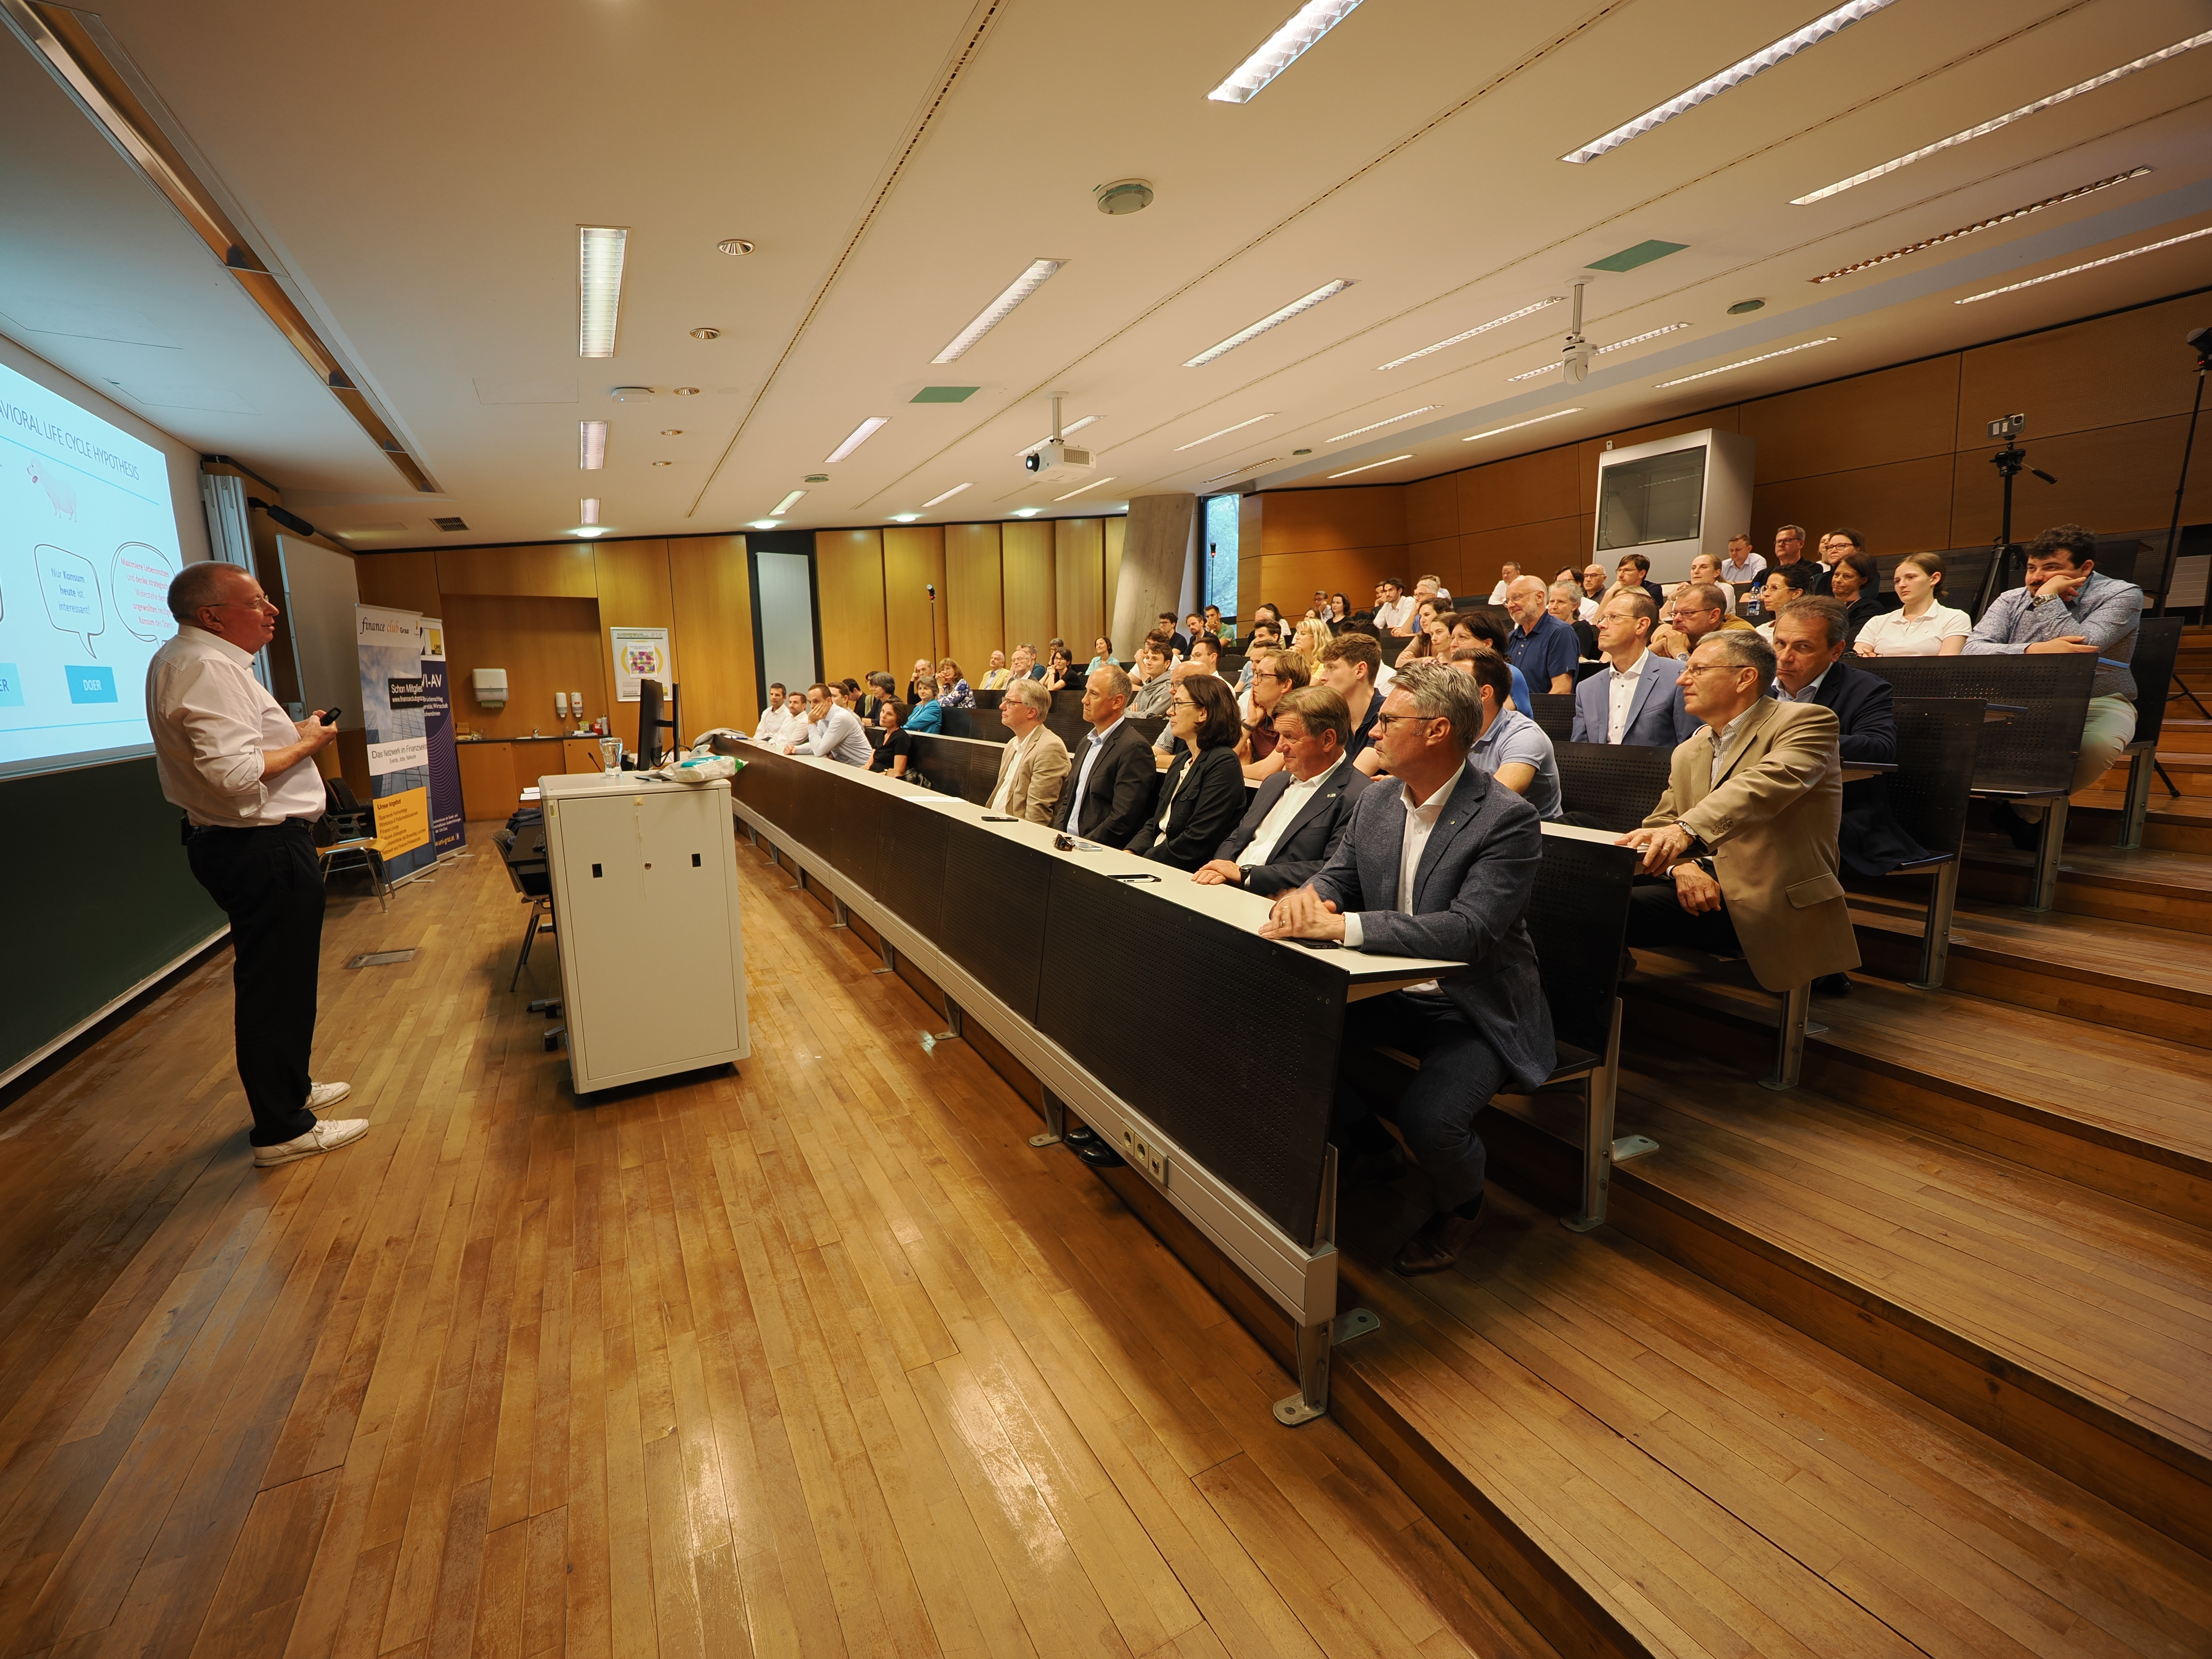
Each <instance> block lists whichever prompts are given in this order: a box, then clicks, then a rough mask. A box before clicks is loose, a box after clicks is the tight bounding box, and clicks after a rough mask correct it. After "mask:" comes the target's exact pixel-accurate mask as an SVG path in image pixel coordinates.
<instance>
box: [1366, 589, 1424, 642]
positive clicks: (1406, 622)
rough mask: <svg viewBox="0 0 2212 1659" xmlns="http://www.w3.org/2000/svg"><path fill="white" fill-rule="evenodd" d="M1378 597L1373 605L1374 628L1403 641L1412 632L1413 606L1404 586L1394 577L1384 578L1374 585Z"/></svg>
mask: <svg viewBox="0 0 2212 1659" xmlns="http://www.w3.org/2000/svg"><path fill="white" fill-rule="evenodd" d="M1375 587H1376V593H1377V594H1378V595H1379V596H1380V597H1379V598H1378V599H1376V605H1375V626H1376V630H1377V631H1378V632H1380V633H1383V634H1388V635H1391V636H1392V637H1393V638H1396V639H1403V638H1405V637H1406V636H1407V635H1409V634H1411V633H1412V632H1413V617H1414V614H1415V606H1414V604H1413V600H1412V599H1410V598H1408V597H1407V592H1406V584H1405V583H1403V582H1401V581H1400V580H1398V579H1397V578H1396V577H1395V576H1385V577H1384V578H1383V580H1381V581H1379V582H1377V583H1376V584H1375Z"/></svg>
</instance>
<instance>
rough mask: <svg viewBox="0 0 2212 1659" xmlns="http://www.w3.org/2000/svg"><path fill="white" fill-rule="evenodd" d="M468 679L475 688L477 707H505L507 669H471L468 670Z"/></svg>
mask: <svg viewBox="0 0 2212 1659" xmlns="http://www.w3.org/2000/svg"><path fill="white" fill-rule="evenodd" d="M469 679H470V682H471V684H472V685H473V686H474V687H475V689H476V694H477V706H478V707H479V708H493V709H498V708H506V707H507V670H505V669H504V668H477V669H472V670H471V671H470V673H469Z"/></svg>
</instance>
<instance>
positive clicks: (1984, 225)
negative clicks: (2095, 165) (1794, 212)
mask: <svg viewBox="0 0 2212 1659" xmlns="http://www.w3.org/2000/svg"><path fill="white" fill-rule="evenodd" d="M2148 172H2150V168H2148V167H2131V168H2130V169H2129V170H2128V171H2127V172H2125V173H2114V174H2113V175H2112V177H2111V178H2109V179H2098V180H2097V182H2096V183H2095V184H2093V185H2079V186H2077V187H2076V188H2075V189H2073V190H2069V191H2064V192H2063V193H2062V194H2059V195H2057V196H2046V197H2044V198H2043V199H2042V200H2041V201H2039V202H2030V203H2029V204H2027V206H2026V207H2016V208H2014V209H2013V210H2011V211H2009V212H2008V213H2000V214H1998V215H1996V216H1995V217H1994V218H1989V219H1977V220H1976V221H1975V222H1973V223H1972V224H1971V225H1961V226H1960V227H1959V228H1958V229H1956V230H1947V231H1945V232H1944V233H1943V234H1942V235H1940V236H1929V237H1925V238H1923V239H1922V240H1919V241H1917V242H1915V243H1913V244H1912V246H1910V247H1899V248H1892V249H1891V250H1890V251H1889V252H1887V253H1877V254H1875V256H1874V258H1871V259H1861V260H1860V261H1859V262H1858V263H1857V264H1849V265H1844V266H1842V267H1840V268H1839V269H1838V270H1831V271H1829V272H1827V273H1826V274H1825V275H1823V276H1815V277H1814V278H1813V280H1814V282H1816V283H1832V282H1834V281H1835V280H1836V279H1837V278H1838V276H1856V275H1857V274H1858V273H1859V272H1860V271H1862V270H1873V269H1874V268H1875V266H1876V265H1886V264H1888V263H1889V262H1890V261H1891V260H1892V259H1902V258H1905V255H1906V254H1908V253H1922V252H1926V251H1927V250H1928V249H1929V248H1931V247H1941V246H1942V245H1943V244H1944V243H1946V242H1955V241H1957V240H1959V239H1960V237H1961V236H1972V234H1974V233H1975V232H1976V231H1979V230H1992V229H1994V228H1996V227H1997V226H1999V225H2008V224H2010V223H2011V222H2013V221H2014V220H2015V219H2025V218H2026V217H2027V216H2028V215H2029V214H2031V213H2040V212H2042V211H2043V210H2044V209H2045V208H2054V207H2058V206H2061V205H2063V204H2065V203H2068V202H2078V201H2080V200H2081V198H2082V197H2084V196H2094V195H2095V194H2096V193H2097V192H2098V191H2100V190H2110V189H2111V188H2112V186H2113V185H2124V184H2125V183H2127V181H2128V180H2129V179H2140V178H2142V176H2143V175H2144V174H2146V173H2148Z"/></svg>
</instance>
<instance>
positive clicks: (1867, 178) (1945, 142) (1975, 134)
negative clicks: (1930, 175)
mask: <svg viewBox="0 0 2212 1659" xmlns="http://www.w3.org/2000/svg"><path fill="white" fill-rule="evenodd" d="M2207 44H2212V29H2207V30H2205V31H2204V33H2202V34H2193V35H2191V36H2190V37H2189V39H2188V40H2177V41H2175V42H2174V43H2173V44H2172V46H2166V47H2165V48H2163V49H2161V50H2160V51H2158V52H2151V53H2149V54H2148V55H2147V56H2145V57H2142V58H2136V59H2135V60H2134V61H2133V62H2132V63H2126V64H2121V65H2120V66H2119V67H2118V69H2111V70H2106V71H2105V72H2104V73H2103V74H2102V75H2096V76H2091V77H2090V78H2089V79H2088V80H2087V81H2081V82H2076V83H2075V85H2073V86H2070V87H2068V88H2065V89H2064V90H2063V91H2060V92H2054V93H2052V94H2051V95H2050V96H2049V97H2048V98H2039V99H2037V100H2035V101H2034V102H2033V103H2032V104H2022V105H2021V106H2020V107H2019V108H2018V109H2015V110H2008V111H2006V112H2004V113H2003V114H2002V115H2000V116H1996V117H1995V118H1992V119H1990V120H1987V121H1984V122H1983V123H1982V124H1981V125H1979V126H1972V127H1968V128H1966V131H1963V132H1954V133H1953V134H1952V135H1951V136H1950V137H1948V138H1938V139H1937V140H1936V142H1935V143H1932V144H1923V145H1922V146H1921V147H1920V148H1919V149H1916V150H1911V151H1908V152H1906V153H1905V155H1899V156H1894V157H1893V158H1892V159H1890V160H1889V161H1884V162H1883V163H1882V164H1881V166H1880V167H1869V168H1868V169H1867V170H1866V171H1865V172H1864V173H1853V174H1852V175H1851V176H1850V178H1848V179H1837V180H1836V182H1835V183H1834V184H1832V185H1822V186H1821V187H1820V189H1818V190H1816V191H1813V192H1812V193H1811V194H1810V195H1808V196H1793V197H1790V205H1791V206H1792V207H1806V206H1808V205H1810V204H1812V203H1814V202H1825V201H1826V200H1827V199H1828V197H1831V196H1840V195H1842V194H1843V192H1844V191H1847V190H1850V189H1852V188H1854V187H1855V186H1857V185H1863V184H1868V183H1869V182H1871V181H1872V180H1874V179H1886V178H1887V177H1888V176H1889V175H1890V174H1891V173H1895V172H1896V171H1897V170H1898V169H1899V167H1911V165H1912V164H1913V163H1914V162H1915V161H1925V160H1926V159H1927V158H1928V157H1929V156H1930V155H1936V154H1937V153H1938V152H1939V151H1942V150H1947V149H1951V148H1952V147H1953V146H1954V145H1957V144H1964V143H1971V142H1972V140H1974V139H1976V138H1980V137H1986V136H1987V135H1988V134H1990V133H1992V132H1995V131H1997V130H1998V129H1999V128H2000V127H2008V126H2010V125H2012V124H2013V123H2014V122H2015V121H2018V120H2021V119H2024V118H2026V117H2027V116H2030V115H2035V114H2039V113H2040V112H2043V111H2045V110H2047V109H2051V108H2054V107H2056V106H2058V105H2060V104H2063V103H2064V102H2065V101H2066V100H2068V99H2069V98H2078V97H2080V96H2081V94H2083V93H2085V92H2094V91H2096V90H2097V88H2100V87H2108V86H2110V85H2112V82H2115V81H2118V80H2122V79H2124V78H2125V77H2126V76H2130V75H2133V74H2134V73H2135V72H2136V70H2146V69H2148V68H2149V67H2150V66H2151V65H2152V64H2162V63H2164V62H2165V61H2166V59H2167V58H2179V57H2180V56H2181V54H2182V53H2183V52H2194V51H2195V50H2196V49H2197V47H2199V46H2204V45H2207Z"/></svg>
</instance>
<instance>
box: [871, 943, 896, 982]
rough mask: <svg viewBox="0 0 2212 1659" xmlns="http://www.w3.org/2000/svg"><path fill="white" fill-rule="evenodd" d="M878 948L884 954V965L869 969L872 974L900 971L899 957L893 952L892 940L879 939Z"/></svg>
mask: <svg viewBox="0 0 2212 1659" xmlns="http://www.w3.org/2000/svg"><path fill="white" fill-rule="evenodd" d="M876 949H877V950H878V951H880V952H881V953H882V955H883V958H884V965H883V966H882V967H880V968H871V969H868V971H869V972H870V973H872V974H896V972H898V958H897V957H895V956H893V955H892V954H891V942H890V940H889V939H878V940H877V941H876Z"/></svg>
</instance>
